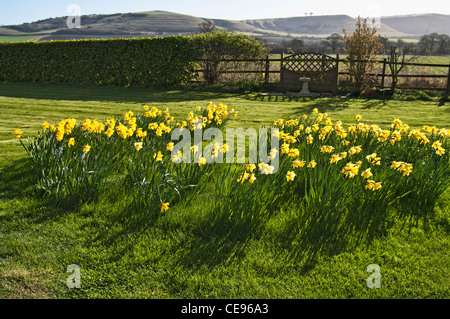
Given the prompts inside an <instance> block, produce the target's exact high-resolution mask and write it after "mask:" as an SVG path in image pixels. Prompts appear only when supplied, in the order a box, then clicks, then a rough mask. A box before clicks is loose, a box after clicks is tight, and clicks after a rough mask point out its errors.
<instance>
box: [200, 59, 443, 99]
mask: <svg viewBox="0 0 450 319" xmlns="http://www.w3.org/2000/svg"><path fill="white" fill-rule="evenodd" d="M207 61H208V60H199V61H197V62H198V63H199V64H201V63H202V62H207ZM282 61H283V59H282V58H269V57H268V56H267V57H265V58H261V59H223V60H221V61H220V62H230V63H231V62H234V63H237V65H239V63H253V65H254V64H259V69H238V68H234V69H228V70H225V71H223V72H222V73H223V74H226V75H231V74H237V75H239V74H240V75H243V74H253V75H255V74H261V78H264V81H265V82H266V83H275V82H276V78H277V77H275V81H274V80H273V79H272V81H271V75H279V74H280V73H281V67H280V65H281V62H282ZM302 61H303V60H302ZM308 61H319V60H315V59H308ZM337 61H338V62H339V63H338V67H339V66H340V65H341V64H344V65H345V64H348V63H349V62H350V61H349V60H348V59H345V58H337ZM305 62H307V61H306V60H305ZM352 62H369V61H368V60H352ZM370 62H373V63H375V65H376V66H378V67H379V68H380V72H376V73H370V74H367V75H368V76H371V77H377V78H381V81H380V83H379V84H378V85H376V86H377V87H379V88H389V86H386V82H387V81H386V79H389V78H392V73H391V71H390V67H389V66H390V65H392V64H397V65H404V66H408V67H428V68H429V67H431V68H445V70H444V72H445V74H427V73H422V74H418V73H411V71H410V72H408V73H409V74H405V73H406V72H405V69H404V70H402V71H401V72H400V74H398V75H397V77H398V78H399V79H400V78H402V79H419V78H423V79H437V80H438V81H439V79H446V81H445V80H444V81H441V82H442V83H440V84H443V86H439V85H436V83H433V84H432V85H428V86H418V85H414V84H412V85H409V86H408V85H406V86H405V85H400V84H399V86H398V87H399V88H402V89H426V90H436V91H446V94H450V63H449V64H442V63H440V64H439V63H416V62H405V63H400V62H399V63H393V62H389V61H387V59H377V60H374V61H370ZM195 71H196V72H197V73H199V74H200V73H203V72H204V70H202V69H201V68H198V69H196V70H195ZM415 72H417V71H415ZM402 73H403V74H402ZM338 75H339V76H340V77H341V78H340V79H339V81H338V86H349V85H348V84H345V81H344V80H343V79H342V77H345V76H349V75H350V73H349V72H347V71H345V70H339V72H338ZM444 82H445V83H444ZM427 83H428V84H429V82H427Z"/></svg>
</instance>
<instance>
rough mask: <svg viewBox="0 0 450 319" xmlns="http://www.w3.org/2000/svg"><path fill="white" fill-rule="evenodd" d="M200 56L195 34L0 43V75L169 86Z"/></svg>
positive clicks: (183, 78)
mask: <svg viewBox="0 0 450 319" xmlns="http://www.w3.org/2000/svg"><path fill="white" fill-rule="evenodd" d="M201 56H202V44H201V38H200V37H192V36H171V37H163V38H135V39H108V40H77V41H50V42H26V43H0V81H2V82H4V81H11V82H68V83H83V84H109V85H121V86H129V85H130V86H142V87H149V86H170V85H174V84H178V83H183V82H187V81H189V80H190V79H191V78H192V77H193V76H194V72H193V71H194V61H196V60H198V59H199V58H201Z"/></svg>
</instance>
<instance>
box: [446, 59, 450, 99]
mask: <svg viewBox="0 0 450 319" xmlns="http://www.w3.org/2000/svg"><path fill="white" fill-rule="evenodd" d="M445 94H446V95H449V94H450V65H449V66H448V74H447V88H446V89H445Z"/></svg>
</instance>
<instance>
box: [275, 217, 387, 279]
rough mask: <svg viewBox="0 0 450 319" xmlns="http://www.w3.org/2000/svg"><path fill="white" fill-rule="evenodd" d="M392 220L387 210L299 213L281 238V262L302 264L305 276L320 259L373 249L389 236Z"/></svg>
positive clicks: (289, 222)
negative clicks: (382, 238) (366, 247)
mask: <svg viewBox="0 0 450 319" xmlns="http://www.w3.org/2000/svg"><path fill="white" fill-rule="evenodd" d="M391 226H392V218H391V215H390V214H389V212H388V211H387V210H384V209H381V210H379V211H377V212H365V211H358V210H350V211H349V212H347V213H345V214H343V215H341V214H340V213H339V214H336V215H335V214H334V213H331V212H328V213H321V212H296V213H293V217H292V218H291V219H290V220H288V222H287V223H286V225H285V227H283V231H282V232H280V233H278V234H277V240H278V241H279V243H280V245H279V248H280V249H279V253H280V254H281V255H284V256H282V257H281V258H286V259H287V260H289V261H292V260H296V261H298V262H302V264H303V266H302V267H301V272H302V273H307V272H309V271H310V270H312V269H313V268H314V267H315V265H316V263H317V262H318V258H319V256H323V255H325V256H333V255H337V254H340V253H342V252H349V251H352V250H354V249H355V248H357V247H359V246H362V245H364V246H369V245H370V244H371V242H372V241H373V240H374V239H376V238H381V237H383V236H385V235H386V234H387V230H388V229H389V228H390V227H391Z"/></svg>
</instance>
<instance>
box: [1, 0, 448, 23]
mask: <svg viewBox="0 0 450 319" xmlns="http://www.w3.org/2000/svg"><path fill="white" fill-rule="evenodd" d="M71 4H76V5H78V6H79V7H80V9H81V14H94V13H95V14H102V13H103V14H108V13H119V12H120V13H127V12H140V11H152V10H166V11H172V12H177V13H183V14H189V15H194V16H199V17H207V18H219V19H220V18H222V19H234V20H243V19H258V18H277V17H293V16H304V14H305V12H308V13H309V12H313V14H314V15H328V14H348V15H350V16H353V17H357V16H358V15H361V16H363V17H364V16H377V15H379V16H389V15H401V14H419V13H442V14H450V1H447V0H427V1H424V0H409V1H394V0H378V1H377V0H374V1H372V0H369V1H365V0H347V1H339V0H324V1H320V0H315V1H314V0H308V1H305V0H222V1H214V0H159V1H153V0H151V1H149V0H127V1H124V0H120V1H119V0H69V1H66V0H43V1H39V0H37V1H36V0H0V25H9V24H20V23H23V22H33V21H36V20H41V19H46V18H50V17H53V18H54V17H61V16H67V15H69V13H68V12H67V8H68V6H69V5H71Z"/></svg>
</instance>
